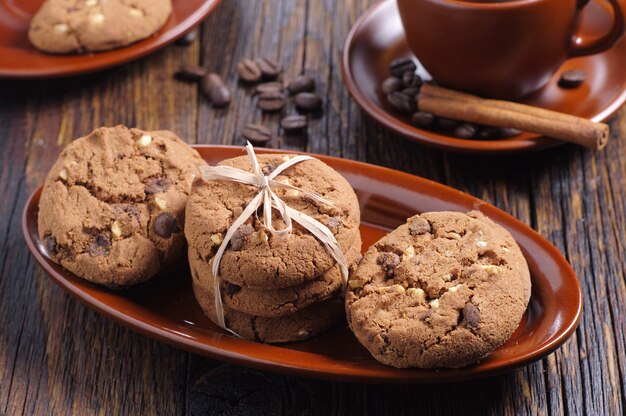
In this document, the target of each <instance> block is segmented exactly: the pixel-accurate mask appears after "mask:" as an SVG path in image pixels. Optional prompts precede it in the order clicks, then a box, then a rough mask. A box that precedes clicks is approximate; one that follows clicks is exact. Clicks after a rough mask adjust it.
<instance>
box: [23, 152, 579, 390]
mask: <svg viewBox="0 0 626 416" xmlns="http://www.w3.org/2000/svg"><path fill="white" fill-rule="evenodd" d="M196 149H198V151H199V152H200V154H201V155H202V156H203V157H204V158H205V159H206V160H207V161H208V162H209V163H211V164H215V163H217V162H219V161H221V160H223V159H225V158H230V157H235V156H240V155H241V147H231V146H196ZM259 152H260V153H265V152H267V151H263V150H261V149H259ZM316 157H319V158H320V159H321V160H323V161H324V162H326V163H328V164H329V165H331V166H332V167H334V168H335V169H337V170H338V171H339V172H340V173H342V174H343V175H344V176H345V177H346V179H348V181H349V182H350V183H351V184H352V186H353V187H354V188H355V190H356V193H357V195H358V197H359V201H360V203H361V210H362V219H363V222H362V225H361V234H362V237H363V248H364V249H367V248H368V247H369V246H370V245H371V244H372V243H374V242H375V241H377V240H378V239H379V238H380V237H381V236H382V235H383V234H384V233H385V232H386V231H388V230H390V229H392V228H395V227H397V226H398V225H400V224H402V223H404V222H405V220H406V218H407V217H409V216H412V215H414V214H415V213H418V212H423V211H437V210H454V211H469V210H472V209H478V210H480V211H482V212H483V213H485V215H487V216H489V217H490V218H491V219H493V220H494V221H496V222H497V223H499V224H501V225H502V226H504V227H506V228H507V229H508V230H509V231H510V232H511V233H512V234H513V236H514V237H515V239H516V240H517V242H518V243H519V245H520V247H521V248H522V251H523V252H524V255H525V256H526V259H527V260H528V265H529V267H530V270H531V278H532V284H533V293H532V296H531V299H530V304H529V306H528V310H527V311H526V313H525V315H524V317H523V319H522V322H521V324H520V326H519V328H518V329H517V331H515V333H514V334H513V336H512V337H511V339H509V341H508V342H507V343H506V344H504V345H503V346H502V347H501V348H499V349H498V350H496V351H495V352H494V353H493V354H492V355H491V356H490V357H488V358H487V359H485V360H484V361H483V362H481V363H480V364H478V365H474V366H471V367H467V368H463V369H459V370H439V371H434V370H418V369H408V370H399V369H396V368H392V367H386V366H384V365H382V364H380V363H378V362H377V361H375V360H374V359H373V358H372V357H371V356H370V355H369V354H368V352H367V350H365V348H363V347H362V346H361V345H360V344H359V343H358V341H357V340H356V338H355V337H354V336H353V335H352V333H351V332H350V331H349V330H348V328H347V325H342V326H341V327H339V328H335V329H334V330H331V331H330V332H328V333H325V334H322V335H320V336H318V337H316V338H314V339H311V340H308V341H305V342H298V343H292V344H287V345H282V346H272V345H265V344H259V343H254V342H250V341H244V340H241V339H238V338H234V337H233V336H231V335H228V334H226V333H225V332H224V331H222V330H220V329H219V328H217V327H216V326H215V325H213V324H212V323H211V322H210V321H209V320H208V319H207V318H206V317H205V316H204V315H203V313H202V310H201V309H200V307H199V306H198V304H197V303H196V301H195V299H194V297H193V292H192V288H191V277H190V275H189V270H188V268H187V267H186V266H185V265H184V264H181V265H180V266H179V267H178V268H173V269H170V270H166V271H164V272H162V273H161V274H160V275H159V276H157V277H156V278H155V279H153V280H151V281H149V282H147V283H144V284H141V285H139V286H135V287H133V288H131V289H128V290H125V291H112V290H109V289H106V288H103V287H100V286H95V285H92V284H90V283H88V282H87V281H85V280H82V279H79V278H77V277H76V276H74V275H73V274H72V273H70V272H68V271H67V270H65V269H64V268H62V267H60V266H58V265H57V264H55V263H53V262H52V261H50V260H49V259H48V258H47V257H46V255H45V250H44V248H43V244H42V242H41V241H40V240H39V238H38V236H37V206H38V203H39V197H40V194H41V188H39V189H38V190H37V191H35V192H34V193H33V195H32V196H31V197H30V199H29V200H28V202H27V203H26V207H25V208H24V213H23V216H22V229H23V232H24V237H25V239H26V243H27V244H28V248H29V249H30V251H31V252H32V254H33V256H34V257H35V259H36V260H37V262H38V263H39V264H40V265H41V267H43V269H44V270H45V271H46V272H47V273H48V274H49V275H50V277H51V278H52V279H53V280H54V281H55V282H56V283H57V284H58V285H60V286H61V287H62V288H63V289H64V290H65V291H67V292H68V293H70V294H71V295H73V296H75V297H76V298H78V299H79V300H80V301H81V302H83V303H84V304H86V305H87V306H89V307H91V308H93V309H95V310H96V311H97V312H99V313H101V314H103V315H105V316H108V317H109V318H111V319H113V320H115V321H116V322H118V323H121V324H122V325H125V326H128V327H129V328H131V329H133V330H136V331H138V332H140V333H142V334H144V335H147V336H149V337H152V338H155V339H157V340H160V341H163V342H165V343H168V344H171V345H174V346H176V347H179V348H183V349H186V350H189V351H192V352H195V353H197V354H202V355H206V356H208V357H212V358H216V359H219V360H224V361H228V362H232V363H237V364H241V365H245V366H250V367H255V368H258V369H262V370H267V371H275V372H280V373H285V374H295V375H301V376H308V377H316V378H324V379H332V380H342V381H354V382H370V383H442V382H450V381H460V380H467V379H474V378H479V377H487V376H491V375H495V374H500V373H504V372H507V371H511V370H513V369H515V368H519V367H522V366H525V365H527V364H529V363H532V362H533V361H536V360H539V359H541V358H542V357H545V356H546V355H548V354H550V353H551V352H552V351H554V350H555V349H556V348H558V347H559V346H560V345H561V344H563V342H565V341H566V340H567V338H569V336H570V335H571V334H572V333H573V332H574V330H575V329H576V327H577V326H578V321H579V319H580V314H581V312H582V306H583V301H582V292H581V289H580V285H579V283H578V279H577V278H576V275H575V274H574V271H573V270H572V268H571V267H570V266H569V264H568V263H567V261H566V260H565V259H564V258H563V256H562V255H561V254H560V253H559V251H558V250H557V249H556V248H555V247H554V246H552V245H551V244H550V243H549V242H548V241H547V240H545V239H544V238H542V237H541V236H539V234H537V233H536V232H535V231H533V230H531V229H530V228H528V227H527V226H526V225H524V224H522V223H521V222H520V221H518V220H516V219H515V218H513V217H511V216H510V215H508V214H506V213H504V212H503V211H501V210H499V209H497V208H495V207H493V206H491V205H488V204H486V203H484V202H482V201H480V200H479V199H476V198H474V197H472V196H470V195H467V194H464V193H462V192H459V191H456V190H454V189H451V188H448V187H446V186H443V185H440V184H438V183H435V182H431V181H428V180H426V179H422V178H419V177H417V176H412V175H409V174H407V173H403V172H399V171H395V170H391V169H386V168H382V167H379V166H373V165H368V164H365V163H360V162H354V161H350V160H344V159H338V158H332V157H327V156H317V155H316ZM181 263H184V262H183V261H182V259H181Z"/></svg>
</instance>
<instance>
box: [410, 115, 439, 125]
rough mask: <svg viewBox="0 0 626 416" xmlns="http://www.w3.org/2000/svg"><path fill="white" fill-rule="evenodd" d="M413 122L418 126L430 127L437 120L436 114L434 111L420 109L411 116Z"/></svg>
mask: <svg viewBox="0 0 626 416" xmlns="http://www.w3.org/2000/svg"><path fill="white" fill-rule="evenodd" d="M411 122H412V123H413V124H414V125H415V126H417V127H422V128H424V127H429V126H432V125H433V123H434V122H435V116H434V115H433V114H432V113H426V112H424V111H418V112H417V113H413V115H412V116H411Z"/></svg>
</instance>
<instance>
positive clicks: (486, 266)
mask: <svg viewBox="0 0 626 416" xmlns="http://www.w3.org/2000/svg"><path fill="white" fill-rule="evenodd" d="M478 267H480V268H481V269H483V270H485V271H486V272H487V273H489V274H498V272H499V271H500V268H499V267H498V266H494V265H493V264H481V265H480V266H478Z"/></svg>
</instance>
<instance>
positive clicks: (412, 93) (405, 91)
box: [402, 87, 420, 98]
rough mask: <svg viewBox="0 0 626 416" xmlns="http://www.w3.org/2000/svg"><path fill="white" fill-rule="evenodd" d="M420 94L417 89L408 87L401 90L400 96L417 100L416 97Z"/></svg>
mask: <svg viewBox="0 0 626 416" xmlns="http://www.w3.org/2000/svg"><path fill="white" fill-rule="evenodd" d="M419 93H420V89H419V87H408V88H405V89H403V90H402V94H405V95H408V96H409V97H413V98H417V95H418V94H419Z"/></svg>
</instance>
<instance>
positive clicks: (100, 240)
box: [87, 234, 111, 256]
mask: <svg viewBox="0 0 626 416" xmlns="http://www.w3.org/2000/svg"><path fill="white" fill-rule="evenodd" d="M109 250H111V239H110V238H109V237H108V236H106V235H105V234H96V236H95V237H94V238H93V239H92V240H91V243H90V244H89V247H87V252H88V253H89V254H91V255H92V256H107V255H108V254H109Z"/></svg>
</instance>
